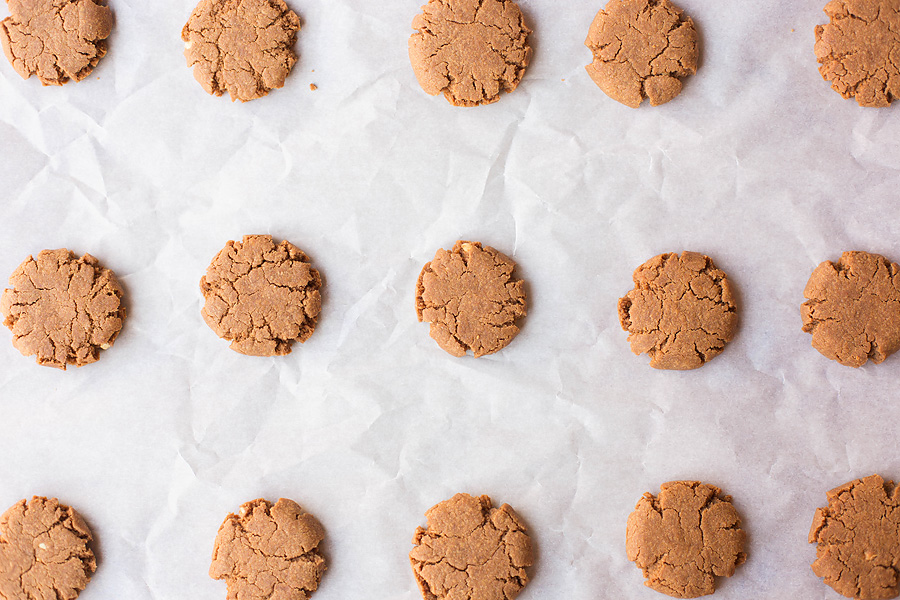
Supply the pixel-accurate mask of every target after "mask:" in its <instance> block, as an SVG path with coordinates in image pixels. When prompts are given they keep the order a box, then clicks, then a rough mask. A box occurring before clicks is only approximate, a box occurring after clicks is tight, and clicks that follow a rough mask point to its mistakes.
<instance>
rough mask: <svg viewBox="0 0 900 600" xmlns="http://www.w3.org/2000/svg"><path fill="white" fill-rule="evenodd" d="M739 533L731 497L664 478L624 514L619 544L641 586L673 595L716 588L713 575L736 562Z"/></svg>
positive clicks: (727, 571)
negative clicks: (639, 574)
mask: <svg viewBox="0 0 900 600" xmlns="http://www.w3.org/2000/svg"><path fill="white" fill-rule="evenodd" d="M744 539H745V535H744V531H743V530H742V529H741V519H740V517H739V516H738V514H737V511H736V510H735V509H734V506H733V505H732V504H731V496H725V495H723V494H722V490H720V489H719V488H717V487H716V486H714V485H709V484H706V483H700V482H699V481H670V482H669V483H664V484H662V485H661V486H660V488H659V497H658V498H657V497H655V496H653V495H652V494H650V493H649V492H648V493H646V494H644V497H643V498H641V499H640V500H639V501H638V503H637V505H636V506H635V507H634V512H633V513H631V515H630V516H629V517H628V526H627V529H626V533H625V548H626V551H627V552H628V558H629V560H632V561H634V563H635V564H636V565H637V566H638V567H640V568H641V570H642V571H643V572H644V577H646V578H647V581H645V582H644V585H646V586H648V587H651V588H653V589H654V590H656V591H657V592H662V593H663V594H667V595H669V596H674V597H675V598H696V597H698V596H705V595H707V594H712V593H713V592H715V591H716V579H715V578H716V576H724V577H731V576H732V575H733V574H734V569H735V567H736V566H737V565H740V564H742V563H743V562H744V561H745V560H746V559H747V555H746V554H745V553H744Z"/></svg>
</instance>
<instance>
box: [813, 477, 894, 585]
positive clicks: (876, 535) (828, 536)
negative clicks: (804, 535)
mask: <svg viewBox="0 0 900 600" xmlns="http://www.w3.org/2000/svg"><path fill="white" fill-rule="evenodd" d="M898 530H900V489H898V488H897V486H895V485H894V482H893V481H885V480H884V479H882V478H881V477H880V476H879V475H870V476H869V477H865V478H863V479H856V480H854V481H851V482H849V483H845V484H844V485H842V486H840V487H836V488H834V489H833V490H831V491H830V492H828V506H826V507H823V508H817V509H816V513H815V516H813V522H812V526H811V527H810V530H809V543H810V544H818V546H817V547H816V561H815V562H814V563H813V564H812V570H813V572H814V573H815V574H816V575H817V576H819V577H822V578H823V579H824V580H825V583H827V584H828V585H830V586H831V587H832V588H834V591H836V592H837V593H839V594H843V595H844V596H847V597H848V598H860V599H861V600H869V599H873V600H874V599H876V598H878V599H881V598H895V597H896V596H897V595H898V593H900V580H898V577H897V572H898V570H900V537H898V536H897V531H898Z"/></svg>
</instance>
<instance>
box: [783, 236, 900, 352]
mask: <svg viewBox="0 0 900 600" xmlns="http://www.w3.org/2000/svg"><path fill="white" fill-rule="evenodd" d="M803 295H804V296H805V297H806V298H808V300H807V301H806V302H804V303H803V305H802V306H801V307H800V309H801V313H802V316H803V331H805V332H806V333H811V334H812V345H813V347H814V348H815V349H816V350H818V351H819V352H821V353H822V355H823V356H826V357H828V358H830V359H831V360H836V361H838V362H839V363H841V364H842V365H847V366H848V367H861V366H862V365H864V364H865V363H866V361H867V360H869V359H871V360H872V362H873V363H876V364H877V363H880V362H882V361H883V360H884V359H886V358H887V357H888V356H890V355H891V354H893V353H894V352H896V351H897V348H900V267H898V266H897V263H892V262H888V260H887V259H886V258H885V257H883V256H881V255H879V254H869V253H868V252H844V253H843V254H841V258H840V260H839V261H838V262H837V263H833V262H831V261H829V260H826V261H825V262H823V263H822V264H820V265H819V266H818V267H816V269H815V270H814V271H813V272H812V275H810V277H809V282H807V284H806V288H805V289H804V290H803Z"/></svg>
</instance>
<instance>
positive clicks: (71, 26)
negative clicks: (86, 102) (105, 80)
mask: <svg viewBox="0 0 900 600" xmlns="http://www.w3.org/2000/svg"><path fill="white" fill-rule="evenodd" d="M101 2H102V0H7V4H8V6H9V12H10V16H9V17H7V18H6V19H4V20H3V22H2V23H0V45H2V46H3V52H4V53H5V54H6V58H8V59H9V62H10V64H12V66H13V67H14V68H15V69H16V71H17V72H18V73H19V75H21V76H22V78H23V79H28V78H29V77H30V76H31V75H37V76H38V79H40V80H41V83H42V84H44V85H62V84H64V83H66V82H67V81H69V80H70V79H74V80H75V81H81V80H82V79H84V78H85V77H87V76H88V75H89V74H90V72H91V71H92V70H93V69H94V67H95V66H97V63H98V62H99V61H100V59H101V58H103V56H105V55H106V38H108V37H109V34H110V32H111V31H112V25H113V17H112V12H111V11H110V10H109V8H107V7H106V6H104V5H103V4H101Z"/></svg>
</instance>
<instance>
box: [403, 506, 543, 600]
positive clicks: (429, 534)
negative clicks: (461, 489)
mask: <svg viewBox="0 0 900 600" xmlns="http://www.w3.org/2000/svg"><path fill="white" fill-rule="evenodd" d="M425 516H426V518H427V519H428V526H427V527H424V528H423V527H418V528H417V529H416V534H415V535H414V536H413V544H414V545H415V548H413V550H412V552H410V553H409V562H410V564H411V565H412V570H413V575H414V576H415V578H416V581H417V582H418V584H419V589H420V590H421V591H422V597H423V598H425V600H445V599H446V600H455V599H457V598H478V600H512V599H513V598H515V597H516V596H517V595H518V594H519V592H520V591H521V590H522V588H523V587H525V584H526V583H528V574H527V573H526V568H527V567H530V566H531V565H532V563H533V561H534V558H533V555H532V550H531V538H529V537H528V534H527V533H525V525H523V524H522V521H521V519H520V518H519V515H517V514H516V513H515V511H514V510H513V509H512V508H511V507H510V506H509V505H508V504H504V505H503V506H501V507H500V508H493V507H492V506H491V499H490V498H488V497H487V496H480V497H478V498H475V497H473V496H470V495H468V494H456V495H455V496H453V497H452V498H450V499H449V500H445V501H443V502H441V503H440V504H437V505H435V506H432V507H431V508H430V509H428V511H427V512H426V513H425Z"/></svg>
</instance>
